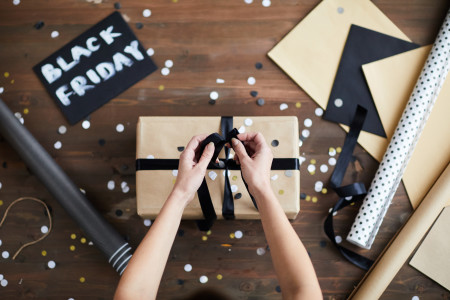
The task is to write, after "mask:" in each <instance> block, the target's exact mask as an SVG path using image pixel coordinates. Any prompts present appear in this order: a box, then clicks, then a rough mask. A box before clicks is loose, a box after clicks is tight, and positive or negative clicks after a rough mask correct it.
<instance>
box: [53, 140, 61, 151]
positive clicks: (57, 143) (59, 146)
mask: <svg viewBox="0 0 450 300" xmlns="http://www.w3.org/2000/svg"><path fill="white" fill-rule="evenodd" d="M53 147H55V149H57V150H58V149H61V147H62V143H61V142H60V141H57V142H56V143H55V144H54V145H53Z"/></svg>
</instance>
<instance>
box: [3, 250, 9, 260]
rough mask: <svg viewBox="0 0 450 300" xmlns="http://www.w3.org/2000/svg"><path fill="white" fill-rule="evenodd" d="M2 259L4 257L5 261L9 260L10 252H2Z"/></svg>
mask: <svg viewBox="0 0 450 300" xmlns="http://www.w3.org/2000/svg"><path fill="white" fill-rule="evenodd" d="M2 257H3V258H4V259H7V258H8V257H9V252H8V251H3V252H2Z"/></svg>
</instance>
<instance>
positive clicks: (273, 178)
mask: <svg viewBox="0 0 450 300" xmlns="http://www.w3.org/2000/svg"><path fill="white" fill-rule="evenodd" d="M277 179H278V174H275V175H273V176H272V177H270V180H272V181H275V180H277Z"/></svg>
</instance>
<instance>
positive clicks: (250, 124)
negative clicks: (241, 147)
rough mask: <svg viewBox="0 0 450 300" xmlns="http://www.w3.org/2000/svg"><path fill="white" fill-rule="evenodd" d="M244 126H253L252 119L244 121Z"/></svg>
mask: <svg viewBox="0 0 450 300" xmlns="http://www.w3.org/2000/svg"><path fill="white" fill-rule="evenodd" d="M244 124H245V126H252V124H253V120H252V119H249V118H247V119H245V120H244Z"/></svg>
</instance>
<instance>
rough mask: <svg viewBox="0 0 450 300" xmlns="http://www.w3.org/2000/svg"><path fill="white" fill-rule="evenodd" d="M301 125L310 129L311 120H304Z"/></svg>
mask: <svg viewBox="0 0 450 300" xmlns="http://www.w3.org/2000/svg"><path fill="white" fill-rule="evenodd" d="M303 124H304V125H305V127H311V125H312V121H311V119H305V121H304V122H303Z"/></svg>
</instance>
